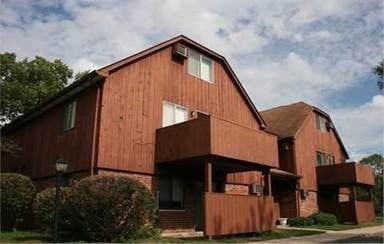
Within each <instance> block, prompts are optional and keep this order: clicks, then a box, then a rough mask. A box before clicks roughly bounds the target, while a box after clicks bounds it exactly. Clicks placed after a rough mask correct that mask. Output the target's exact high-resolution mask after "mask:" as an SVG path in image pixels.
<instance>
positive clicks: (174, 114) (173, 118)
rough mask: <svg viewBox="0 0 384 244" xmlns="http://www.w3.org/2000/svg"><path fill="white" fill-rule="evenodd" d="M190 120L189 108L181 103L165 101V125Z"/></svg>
mask: <svg viewBox="0 0 384 244" xmlns="http://www.w3.org/2000/svg"><path fill="white" fill-rule="evenodd" d="M187 120H188V109H187V108H186V107H183V106H181V105H178V104H175V103H171V102H167V101H164V102H163V127H165V126H169V125H173V124H177V123H181V122H184V121H187Z"/></svg>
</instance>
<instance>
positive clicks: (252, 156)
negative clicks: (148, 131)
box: [155, 116, 278, 167]
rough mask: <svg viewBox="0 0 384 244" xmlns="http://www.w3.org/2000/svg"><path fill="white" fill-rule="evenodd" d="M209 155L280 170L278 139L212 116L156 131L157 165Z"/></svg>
mask: <svg viewBox="0 0 384 244" xmlns="http://www.w3.org/2000/svg"><path fill="white" fill-rule="evenodd" d="M207 155H215V156H221V157H225V158H230V159H235V160H241V161H246V162H251V163H257V164H260V165H263V166H268V167H278V152H277V137H276V136H274V135H271V134H268V133H266V132H264V131H259V130H255V129H251V128H247V127H244V126H241V125H238V124H236V123H233V122H229V121H226V120H222V119H218V118H215V117H213V116H202V117H199V118H197V119H193V120H189V121H186V122H183V123H179V124H175V125H172V126H168V127H163V128H159V129H157V131H156V153H155V161H156V162H169V161H177V160H184V159H189V158H194V157H201V156H207Z"/></svg>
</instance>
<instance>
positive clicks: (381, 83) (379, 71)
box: [372, 59, 384, 91]
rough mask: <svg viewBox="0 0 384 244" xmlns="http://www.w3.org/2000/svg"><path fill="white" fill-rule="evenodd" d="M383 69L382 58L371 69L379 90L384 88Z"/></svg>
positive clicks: (383, 61)
mask: <svg viewBox="0 0 384 244" xmlns="http://www.w3.org/2000/svg"><path fill="white" fill-rule="evenodd" d="M383 69H384V59H383V60H382V61H381V62H379V63H378V64H377V65H376V66H375V67H374V68H373V69H372V70H373V73H374V74H375V75H377V78H378V81H377V86H378V87H379V89H380V91H382V90H383V88H384V74H383Z"/></svg>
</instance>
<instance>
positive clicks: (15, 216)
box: [0, 173, 36, 230]
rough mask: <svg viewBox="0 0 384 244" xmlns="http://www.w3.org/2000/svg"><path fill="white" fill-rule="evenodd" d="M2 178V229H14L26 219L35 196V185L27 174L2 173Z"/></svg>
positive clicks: (0, 176)
mask: <svg viewBox="0 0 384 244" xmlns="http://www.w3.org/2000/svg"><path fill="white" fill-rule="evenodd" d="M0 178H1V229H2V230H12V229H15V228H16V227H17V226H18V224H20V223H22V222H23V221H24V216H25V214H26V212H27V210H29V209H30V208H31V205H32V201H33V198H34V197H35V193H36V190H35V186H34V184H33V183H32V181H31V179H30V178H28V177H27V176H24V175H21V174H14V173H2V174H0Z"/></svg>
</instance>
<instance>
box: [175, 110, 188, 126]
mask: <svg viewBox="0 0 384 244" xmlns="http://www.w3.org/2000/svg"><path fill="white" fill-rule="evenodd" d="M187 120H188V110H187V109H185V108H183V107H180V106H176V114H175V123H181V122H184V121H187Z"/></svg>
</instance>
